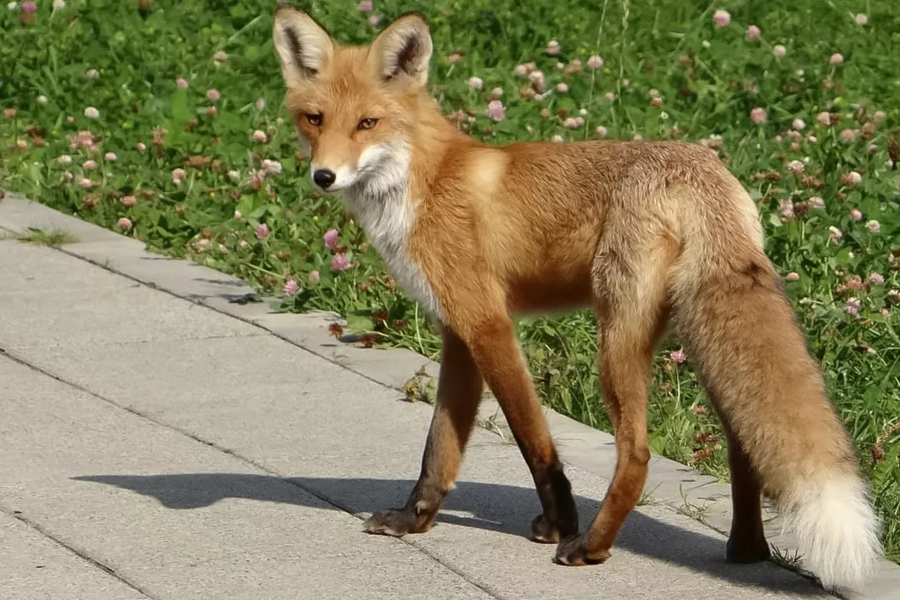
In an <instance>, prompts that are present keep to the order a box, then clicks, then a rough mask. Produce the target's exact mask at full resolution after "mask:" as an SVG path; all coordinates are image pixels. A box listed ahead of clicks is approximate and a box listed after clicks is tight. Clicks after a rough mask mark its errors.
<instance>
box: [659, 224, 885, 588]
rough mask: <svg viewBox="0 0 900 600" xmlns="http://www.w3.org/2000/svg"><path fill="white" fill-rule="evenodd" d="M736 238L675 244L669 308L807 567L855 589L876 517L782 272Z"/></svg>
mask: <svg viewBox="0 0 900 600" xmlns="http://www.w3.org/2000/svg"><path fill="white" fill-rule="evenodd" d="M746 241H747V242H748V243H747V244H738V246H743V247H741V248H739V249H737V250H736V249H735V244H734V240H731V241H730V242H729V243H728V244H727V246H728V247H727V248H725V247H723V248H721V250H720V251H711V250H714V246H715V244H714V243H713V242H712V241H710V242H707V243H703V244H695V245H693V246H692V247H691V246H690V245H689V247H687V248H686V249H685V252H684V253H683V254H682V256H681V258H680V259H679V262H678V263H677V265H676V268H675V272H674V277H673V281H672V284H673V304H674V309H675V310H674V317H675V320H676V323H677V325H678V328H679V330H680V333H681V336H682V339H683V341H684V343H685V346H686V349H687V350H688V352H689V355H692V358H693V362H694V365H695V366H696V367H697V370H698V372H699V375H700V377H701V379H702V381H703V383H704V386H705V388H706V390H707V392H708V394H709V396H710V400H711V401H712V402H713V403H714V404H715V405H716V409H717V411H718V412H719V413H720V415H721V417H722V418H723V419H724V420H725V421H726V422H727V424H728V428H729V429H730V430H731V432H732V433H733V434H734V435H735V436H736V438H737V440H738V441H739V442H740V444H741V446H742V447H743V449H744V451H745V452H746V453H747V455H748V456H749V457H750V462H751V464H752V466H753V467H754V469H755V470H756V471H757V474H758V476H759V480H760V482H761V484H762V487H763V493H764V494H765V495H766V496H768V497H769V498H771V499H772V500H773V501H774V503H775V505H776V506H777V507H778V508H779V509H780V510H781V512H782V514H783V516H784V518H785V521H786V525H787V526H788V527H790V528H791V529H792V531H793V534H794V535H795V537H796V540H797V542H798V544H799V551H800V552H801V553H802V558H803V561H804V563H805V567H806V568H807V569H809V570H810V571H812V572H813V573H815V574H816V575H817V576H818V577H819V578H820V579H821V581H822V584H823V585H824V586H825V587H826V588H828V589H830V590H835V591H840V590H846V591H851V590H858V589H859V588H860V586H861V585H862V584H863V582H864V581H865V580H866V578H867V577H868V576H869V575H870V574H871V572H872V570H873V568H874V566H875V564H876V559H877V557H878V556H879V555H880V554H881V545H880V542H879V529H880V524H879V522H878V519H877V517H876V516H875V513H874V511H873V509H872V506H871V504H870V502H869V499H868V487H867V484H866V482H865V481H864V480H863V479H861V478H860V476H859V473H858V466H857V462H856V456H855V452H854V450H853V447H852V444H851V442H850V439H849V437H848V435H847V432H846V430H845V429H844V427H843V425H842V424H841V422H840V420H839V419H838V417H837V414H836V412H835V410H834V408H833V406H832V404H831V402H830V401H829V399H828V398H827V396H826V393H825V386H824V381H823V378H822V375H821V373H820V370H819V367H818V365H817V364H816V362H815V361H814V360H813V358H812V357H811V356H810V354H809V351H808V348H807V344H806V340H805V338H804V337H803V334H802V331H801V329H800V328H799V326H798V324H797V322H796V319H795V315H794V311H793V308H792V307H791V305H790V303H789V301H788V299H787V297H786V296H785V294H784V293H783V291H782V288H781V280H780V278H779V276H778V275H777V273H776V272H775V270H774V268H773V267H772V265H771V263H770V262H769V260H768V259H767V258H766V257H765V255H764V253H763V252H762V250H760V249H759V248H758V247H757V246H756V244H754V243H751V242H750V240H746ZM723 246H725V243H724V242H723Z"/></svg>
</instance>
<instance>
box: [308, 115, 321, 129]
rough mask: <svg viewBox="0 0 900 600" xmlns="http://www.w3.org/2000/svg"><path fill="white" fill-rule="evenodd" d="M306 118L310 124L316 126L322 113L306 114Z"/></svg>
mask: <svg viewBox="0 0 900 600" xmlns="http://www.w3.org/2000/svg"><path fill="white" fill-rule="evenodd" d="M306 120H307V121H309V124H310V125H315V126H316V127H318V126H319V125H321V124H322V115H320V114H319V115H306Z"/></svg>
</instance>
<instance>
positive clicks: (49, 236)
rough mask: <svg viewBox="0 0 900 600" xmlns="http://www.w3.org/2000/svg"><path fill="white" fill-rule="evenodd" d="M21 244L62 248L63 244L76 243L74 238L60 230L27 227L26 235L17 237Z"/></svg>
mask: <svg viewBox="0 0 900 600" xmlns="http://www.w3.org/2000/svg"><path fill="white" fill-rule="evenodd" d="M18 239H19V241H21V242H28V243H31V244H39V245H42V246H51V247H54V248H55V247H56V246H62V245H63V244H72V243H74V242H76V241H78V240H77V239H76V238H75V236H73V235H72V234H71V233H69V232H67V231H62V230H61V229H49V230H46V229H38V228H35V227H29V228H28V233H25V234H23V235H21V236H19V237H18Z"/></svg>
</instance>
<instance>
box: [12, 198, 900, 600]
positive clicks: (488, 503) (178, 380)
mask: <svg viewBox="0 0 900 600" xmlns="http://www.w3.org/2000/svg"><path fill="white" fill-rule="evenodd" d="M28 226H34V227H44V228H63V229H66V230H68V231H70V232H71V233H72V234H73V235H74V236H75V238H76V242H75V243H72V244H68V245H66V246H64V247H62V248H60V249H52V248H48V247H44V246H37V245H33V244H26V243H23V242H21V241H17V240H15V239H12V238H13V236H7V237H6V239H4V240H2V241H0V382H2V384H0V598H3V599H10V600H31V599H38V598H41V599H44V598H52V599H54V600H55V599H98V600H99V599H103V600H108V599H112V600H117V599H119V598H122V599H139V598H154V599H160V600H161V599H172V600H176V599H177V600H189V599H197V600H200V599H202V600H211V599H218V598H228V599H229V600H243V599H247V600H250V599H252V600H280V599H288V598H290V599H297V598H303V599H306V598H309V599H330V598H335V599H357V598H359V599H363V598H366V599H369V598H373V599H374V598H384V599H405V598H410V599H413V598H422V599H426V598H427V599H438V598H447V599H455V598H477V599H489V598H504V599H520V598H522V599H524V598H530V599H531V598H533V599H552V598H560V599H563V598H565V599H569V600H577V599H581V598H585V599H587V598H591V599H595V598H616V599H626V600H628V599H638V598H648V599H650V598H654V599H655V598H666V599H667V600H681V599H685V600H687V599H691V600H693V599H695V598H698V597H716V598H727V599H748V600H749V599H757V598H769V597H779V598H799V597H804V598H828V597H830V596H827V595H825V594H824V593H823V592H822V591H821V590H820V589H818V588H816V587H814V586H813V585H812V584H811V583H810V582H809V581H807V580H806V579H804V578H801V577H800V576H798V575H796V574H794V573H792V572H790V571H788V570H786V569H783V568H781V567H779V566H777V565H775V564H773V563H765V564H761V565H752V566H735V565H729V564H727V563H725V561H724V549H725V545H724V542H725V537H724V536H723V535H721V534H720V533H719V532H717V531H716V530H714V529H712V528H711V527H709V526H707V525H705V524H703V523H701V522H699V521H697V520H695V519H692V518H690V517H689V516H687V515H686V514H683V513H684V512H690V510H687V509H686V510H684V511H682V512H679V511H677V510H676V508H677V505H676V504H677V502H676V500H675V499H673V498H672V497H673V496H675V495H677V494H681V493H683V494H684V497H685V498H687V499H688V501H687V502H686V504H685V505H684V506H685V507H687V508H689V507H692V506H694V507H695V506H697V504H695V503H694V502H696V503H699V502H700V500H699V498H704V497H705V498H707V500H708V503H707V504H706V505H705V508H703V509H702V511H703V514H704V516H705V517H706V518H707V519H708V520H709V519H711V520H712V524H713V525H714V526H715V523H717V522H718V523H724V525H721V526H719V527H718V528H719V529H721V528H722V527H725V526H727V510H728V506H727V505H728V502H727V501H726V502H722V501H715V500H714V499H711V498H714V497H715V496H716V495H717V494H719V493H727V488H724V487H721V486H719V487H717V486H715V485H714V484H712V483H711V482H710V481H709V480H708V479H706V478H703V477H701V476H699V475H698V474H696V473H694V472H693V471H690V470H689V469H687V468H685V467H682V466H680V465H676V464H675V463H671V461H665V459H661V458H659V457H656V458H655V459H654V463H653V466H652V467H651V470H652V471H653V472H654V476H653V477H654V479H653V481H652V482H651V483H650V484H649V485H648V491H649V492H651V496H652V497H653V498H655V499H656V500H657V501H656V502H648V503H646V504H644V505H643V506H641V507H640V508H639V509H638V510H637V511H636V512H635V513H634V514H633V515H632V516H631V517H629V519H628V521H627V522H626V525H625V528H624V530H623V532H622V535H621V537H620V540H619V543H618V545H617V546H616V548H615V549H614V553H613V557H612V558H611V559H610V560H609V561H608V562H607V563H606V564H604V565H601V566H596V567H586V568H565V567H560V566H557V565H555V564H553V563H552V561H551V559H552V556H553V552H554V547H553V546H542V545H538V544H534V543H531V542H529V541H528V540H527V539H526V535H527V533H528V531H529V523H530V520H531V519H532V517H534V516H535V515H536V514H537V513H538V512H539V503H538V500H537V496H536V494H535V492H534V490H533V484H532V482H531V478H530V475H529V473H528V470H527V469H526V467H525V465H524V462H523V461H522V459H521V457H520V455H519V453H518V449H517V448H516V446H515V444H511V443H509V442H508V441H507V440H505V439H504V437H503V436H502V435H498V434H497V433H495V432H491V431H487V430H486V429H478V430H476V432H475V434H474V435H473V438H472V442H471V444H470V447H469V451H468V454H467V457H466V461H465V464H464V468H463V472H462V475H461V477H460V482H459V485H458V489H457V490H456V491H455V492H454V493H453V494H451V496H450V497H449V499H448V501H447V504H446V509H445V510H444V512H443V513H442V516H441V517H440V518H439V520H438V524H437V525H436V526H435V527H434V529H433V530H432V531H431V532H429V533H428V534H426V535H419V536H408V537H407V538H405V539H404V540H396V539H392V538H386V537H379V536H369V535H365V534H364V533H362V527H361V526H362V522H361V519H363V518H365V516H367V515H368V514H369V513H370V512H372V511H374V510H377V509H379V508H385V507H389V506H395V505H400V504H402V503H403V501H404V500H405V498H406V495H407V494H408V492H409V490H410V489H411V486H412V484H413V482H414V480H415V478H416V476H417V475H418V469H419V460H420V457H421V452H422V449H423V446H424V442H425V435H426V432H427V429H428V425H429V420H430V417H431V407H429V406H427V405H424V404H421V403H415V404H413V403H409V402H406V401H403V395H402V393H400V392H399V391H398V390H397V388H398V387H400V386H402V383H403V382H404V381H405V380H406V379H408V378H409V377H411V376H412V375H413V374H414V373H415V371H416V370H417V369H418V368H419V367H420V366H421V365H422V364H424V363H426V361H425V360H424V359H422V358H421V357H417V356H416V355H413V354H412V353H404V352H396V351H386V350H363V349H360V348H356V347H354V346H352V345H340V343H339V342H337V341H335V340H334V339H333V338H330V337H329V336H328V334H327V331H326V328H327V321H326V320H325V318H324V317H323V316H321V315H312V316H298V315H273V314H269V311H268V309H267V307H266V306H265V304H260V303H250V304H241V303H238V302H234V300H235V299H239V298H243V297H244V295H245V294H247V293H249V292H250V291H251V290H249V289H247V288H246V287H245V286H243V285H242V284H241V282H238V281H235V280H233V279H231V278H229V277H227V276H224V275H222V274H219V273H216V272H214V271H210V270H207V269H204V268H201V267H198V266H196V265H193V264H192V263H187V262H185V261H174V260H168V259H164V258H161V257H156V256H154V255H151V254H148V253H146V252H145V251H144V249H143V245H142V244H140V243H139V242H136V241H134V240H130V239H126V238H124V237H122V236H118V235H116V234H114V233H112V232H108V231H106V230H102V229H99V228H96V227H93V226H90V225H87V224H85V223H82V222H80V221H77V220H75V219H71V218H69V217H65V216H64V215H60V214H58V213H55V212H53V211H50V210H49V209H46V208H44V207H42V206H40V205H35V204H31V203H28V202H25V201H23V200H18V199H15V198H12V197H8V198H7V199H6V200H5V201H3V202H0V229H5V230H7V231H9V232H21V231H23V230H24V229H25V228H26V227H28ZM95 263H96V264H95ZM98 265H104V266H105V267H106V268H104V267H101V266H98ZM154 288H157V289H154ZM164 290H165V291H164ZM226 313H229V314H226ZM434 368H435V365H433V364H430V365H429V369H430V370H432V371H433V369H434ZM492 411H493V412H492ZM495 411H496V406H495V405H493V404H492V403H491V402H490V401H488V402H486V403H485V407H484V408H483V418H484V419H489V418H490V417H491V416H492V414H493V413H494V412H495ZM550 418H551V422H552V423H553V431H554V435H555V436H556V437H557V439H558V440H559V442H560V446H561V451H562V453H563V456H564V458H565V460H566V461H567V463H569V467H568V468H567V469H568V472H569V473H570V474H571V478H572V480H573V485H574V487H575V490H576V493H577V495H578V500H579V511H580V515H581V519H582V522H586V521H587V520H588V519H589V518H590V517H591V516H592V515H593V513H594V511H595V510H596V508H597V506H598V502H599V500H600V499H601V498H602V497H603V494H604V491H605V489H606V485H607V477H608V475H609V473H611V469H612V464H613V463H612V461H611V458H612V456H613V455H614V454H613V448H612V446H611V439H610V438H609V436H606V435H605V434H601V433H600V432H595V431H593V430H589V429H588V428H585V427H584V426H581V425H578V424H576V423H573V422H571V421H569V420H567V419H563V418H562V417H560V416H559V415H556V414H555V413H551V414H550ZM498 428H499V430H500V431H501V432H502V430H503V427H502V420H499V422H498ZM686 489H687V490H688V491H685V490H686ZM697 489H700V491H697ZM704 490H705V491H704ZM710 490H712V491H710ZM691 499H693V501H691ZM726 500H727V499H726ZM681 501H683V500H681ZM699 510H701V509H698V511H699ZM892 578H893V579H892ZM898 584H900V577H897V573H896V570H894V569H892V568H891V567H890V566H887V565H886V566H885V569H884V572H883V574H882V576H881V577H880V579H879V580H878V581H877V582H875V584H873V588H872V590H871V593H867V595H866V597H867V598H873V599H874V598H885V599H887V598H889V597H891V596H890V594H893V593H894V592H895V590H896V587H897V585H898Z"/></svg>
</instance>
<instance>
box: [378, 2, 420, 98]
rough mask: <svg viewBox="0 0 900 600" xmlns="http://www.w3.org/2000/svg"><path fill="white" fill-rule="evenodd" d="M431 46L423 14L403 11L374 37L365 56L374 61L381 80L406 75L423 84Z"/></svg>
mask: <svg viewBox="0 0 900 600" xmlns="http://www.w3.org/2000/svg"><path fill="white" fill-rule="evenodd" d="M433 49H434V45H433V44H432V42H431V34H430V33H429V31H428V22H427V21H426V20H425V17H423V16H422V15H420V14H419V13H406V14H404V15H401V16H399V17H397V18H396V19H395V20H394V21H393V22H392V23H391V24H390V25H388V27H387V29H385V30H384V31H382V32H381V34H380V35H379V36H378V37H377V38H375V41H374V42H372V46H371V47H370V48H369V56H370V58H371V59H373V60H375V62H376V65H377V68H378V72H379V74H380V75H381V76H382V77H383V78H384V79H385V80H391V79H395V78H397V77H401V76H409V77H412V78H413V80H414V81H415V82H416V83H417V84H418V85H420V86H423V85H425V83H426V82H427V81H428V63H429V61H430V60H431V52H432V50H433Z"/></svg>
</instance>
